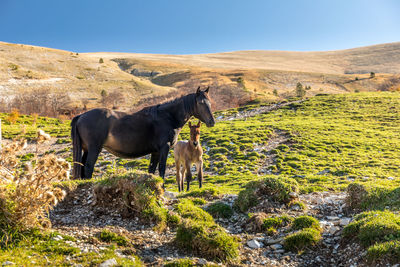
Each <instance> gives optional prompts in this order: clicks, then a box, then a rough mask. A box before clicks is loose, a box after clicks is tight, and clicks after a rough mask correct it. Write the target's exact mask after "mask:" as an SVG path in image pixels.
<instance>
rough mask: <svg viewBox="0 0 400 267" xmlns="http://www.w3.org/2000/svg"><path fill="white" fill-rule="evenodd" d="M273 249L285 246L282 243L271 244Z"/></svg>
mask: <svg viewBox="0 0 400 267" xmlns="http://www.w3.org/2000/svg"><path fill="white" fill-rule="evenodd" d="M270 247H271V248H272V249H273V250H279V249H281V248H282V247H283V246H282V245H281V244H273V245H271V246H270Z"/></svg>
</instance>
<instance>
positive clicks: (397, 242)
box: [343, 211, 400, 261]
mask: <svg viewBox="0 0 400 267" xmlns="http://www.w3.org/2000/svg"><path fill="white" fill-rule="evenodd" d="M343 236H344V237H347V238H357V239H358V240H359V241H360V242H361V244H362V245H363V246H365V247H369V248H368V253H367V257H368V259H369V260H377V259H380V258H385V259H387V260H389V261H393V260H395V259H398V258H399V255H400V215H398V214H394V213H392V212H390V211H367V212H363V213H360V214H358V215H357V216H355V218H354V220H353V222H352V223H350V224H348V225H347V226H346V227H345V228H344V229H343Z"/></svg>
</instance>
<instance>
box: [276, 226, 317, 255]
mask: <svg viewBox="0 0 400 267" xmlns="http://www.w3.org/2000/svg"><path fill="white" fill-rule="evenodd" d="M320 240H321V232H320V231H318V230H316V229H314V228H304V229H302V230H301V231H299V232H297V233H294V234H291V235H288V236H286V237H285V240H284V243H283V246H284V248H285V249H287V250H290V251H294V252H299V251H303V250H305V249H306V248H310V247H312V246H315V245H316V244H317V243H318V242H319V241H320Z"/></svg>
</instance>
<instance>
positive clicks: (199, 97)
mask: <svg viewBox="0 0 400 267" xmlns="http://www.w3.org/2000/svg"><path fill="white" fill-rule="evenodd" d="M209 89H210V87H208V88H207V89H206V90H204V91H201V90H200V87H199V88H197V91H196V107H195V114H194V116H195V117H196V118H198V119H199V120H201V121H202V122H204V123H205V124H206V125H207V127H213V126H214V125H215V119H214V115H213V114H212V111H211V103H210V97H209V96H208V90H209Z"/></svg>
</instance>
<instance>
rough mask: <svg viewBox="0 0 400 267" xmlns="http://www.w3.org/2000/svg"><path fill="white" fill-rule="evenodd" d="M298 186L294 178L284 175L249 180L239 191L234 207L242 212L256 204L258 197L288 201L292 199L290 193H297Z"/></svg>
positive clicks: (282, 201) (281, 201) (258, 200)
mask: <svg viewBox="0 0 400 267" xmlns="http://www.w3.org/2000/svg"><path fill="white" fill-rule="evenodd" d="M298 190H299V186H298V184H297V182H296V180H294V179H291V178H284V177H280V178H277V177H267V178H264V179H262V180H259V181H252V182H249V183H248V184H247V185H246V186H245V190H243V191H240V192H239V195H238V198H237V199H236V201H235V203H234V207H235V208H237V209H238V210H240V211H242V212H246V211H247V210H248V209H249V208H251V207H254V206H256V205H257V204H258V203H259V202H260V199H269V200H271V201H275V202H280V203H285V204H286V203H288V202H290V200H291V199H292V197H291V196H290V193H292V192H295V193H297V192H298Z"/></svg>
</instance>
